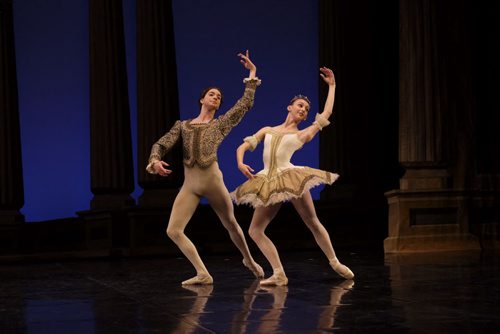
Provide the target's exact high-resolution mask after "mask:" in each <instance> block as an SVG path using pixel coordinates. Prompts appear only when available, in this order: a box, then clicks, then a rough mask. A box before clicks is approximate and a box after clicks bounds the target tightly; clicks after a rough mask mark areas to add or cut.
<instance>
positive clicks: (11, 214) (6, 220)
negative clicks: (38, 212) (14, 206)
mask: <svg viewBox="0 0 500 334" xmlns="http://www.w3.org/2000/svg"><path fill="white" fill-rule="evenodd" d="M16 223H24V215H23V214H21V213H20V212H19V211H17V210H0V224H16Z"/></svg>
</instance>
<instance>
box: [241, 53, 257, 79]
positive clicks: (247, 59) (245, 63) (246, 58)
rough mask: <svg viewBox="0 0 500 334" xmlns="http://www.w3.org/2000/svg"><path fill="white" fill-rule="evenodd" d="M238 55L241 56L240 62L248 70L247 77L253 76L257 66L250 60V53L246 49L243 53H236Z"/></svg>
mask: <svg viewBox="0 0 500 334" xmlns="http://www.w3.org/2000/svg"><path fill="white" fill-rule="evenodd" d="M238 57H240V58H241V59H240V63H242V64H243V66H245V68H246V69H247V70H249V71H250V75H249V78H250V79H252V78H255V74H256V73H257V67H256V66H255V64H254V63H252V61H251V60H250V53H249V52H248V50H247V51H246V52H245V54H243V53H238Z"/></svg>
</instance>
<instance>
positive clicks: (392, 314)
mask: <svg viewBox="0 0 500 334" xmlns="http://www.w3.org/2000/svg"><path fill="white" fill-rule="evenodd" d="M254 253H255V254H256V259H258V260H259V262H261V264H262V265H263V266H264V268H265V270H266V276H268V275H269V273H270V268H269V266H268V265H267V264H265V263H264V261H262V260H263V258H262V257H261V256H260V255H258V254H257V252H254ZM338 255H339V258H340V259H341V260H342V261H343V262H344V263H346V264H347V265H349V266H350V267H351V269H352V270H353V271H354V273H355V274H356V277H355V279H354V281H346V280H343V279H341V278H340V277H338V276H337V275H336V274H335V273H334V272H333V271H332V270H331V269H330V267H329V266H328V262H327V261H326V259H325V258H324V257H323V255H322V253H320V252H319V251H318V252H311V251H308V252H287V253H283V254H282V260H283V263H284V265H285V269H286V272H287V275H288V278H289V285H288V286H287V287H275V288H260V287H259V286H258V281H256V280H254V279H253V277H252V275H251V273H250V272H249V271H248V270H247V269H246V268H245V267H244V266H243V265H242V264H241V259H240V257H239V256H237V254H219V255H208V256H203V258H204V260H205V263H206V265H207V267H208V269H209V271H210V272H211V274H212V276H213V277H214V285H213V286H193V287H189V288H188V287H186V288H184V287H182V286H181V285H180V282H181V281H182V280H184V279H187V278H189V277H191V276H193V275H194V272H193V270H192V268H191V266H190V264H189V263H188V261H187V260H186V259H184V258H183V257H182V256H179V257H169V258H161V257H157V258H135V259H112V260H110V259H106V260H81V261H66V262H45V263H24V264H7V265H2V266H1V267H0V278H1V285H0V329H1V332H2V333H70V334H77V333H328V332H334V333H481V334H485V333H499V332H500V259H499V256H498V255H495V254H484V253H434V254H420V255H407V256H390V257H387V256H384V254H383V253H382V251H381V250H351V251H349V250H342V251H338Z"/></svg>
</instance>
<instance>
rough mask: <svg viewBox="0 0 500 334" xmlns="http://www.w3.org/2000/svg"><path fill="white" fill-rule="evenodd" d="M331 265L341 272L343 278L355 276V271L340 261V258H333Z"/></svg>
mask: <svg viewBox="0 0 500 334" xmlns="http://www.w3.org/2000/svg"><path fill="white" fill-rule="evenodd" d="M330 266H331V267H332V269H333V270H335V272H336V273H337V274H339V275H340V276H342V277H343V278H345V279H353V278H354V273H353V272H352V271H351V269H349V268H348V267H347V266H346V265H343V264H342V263H340V262H339V260H338V259H334V260H331V261H330Z"/></svg>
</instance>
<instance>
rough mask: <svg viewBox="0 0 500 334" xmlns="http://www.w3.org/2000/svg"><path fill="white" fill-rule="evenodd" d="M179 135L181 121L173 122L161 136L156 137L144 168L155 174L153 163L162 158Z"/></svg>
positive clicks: (177, 139)
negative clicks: (156, 139) (168, 129)
mask: <svg viewBox="0 0 500 334" xmlns="http://www.w3.org/2000/svg"><path fill="white" fill-rule="evenodd" d="M180 136H181V121H177V122H175V124H174V126H172V128H171V129H170V131H168V132H167V133H166V134H165V135H163V137H161V138H160V139H158V141H157V142H156V143H154V144H153V147H152V148H151V154H150V155H149V159H148V165H147V166H146V170H147V171H148V172H149V173H151V174H155V173H156V172H155V171H154V169H153V163H154V162H156V161H159V160H161V159H162V158H163V156H164V155H165V154H167V153H168V151H170V150H171V149H172V147H173V146H174V145H175V144H176V143H177V141H179V138H180Z"/></svg>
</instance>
